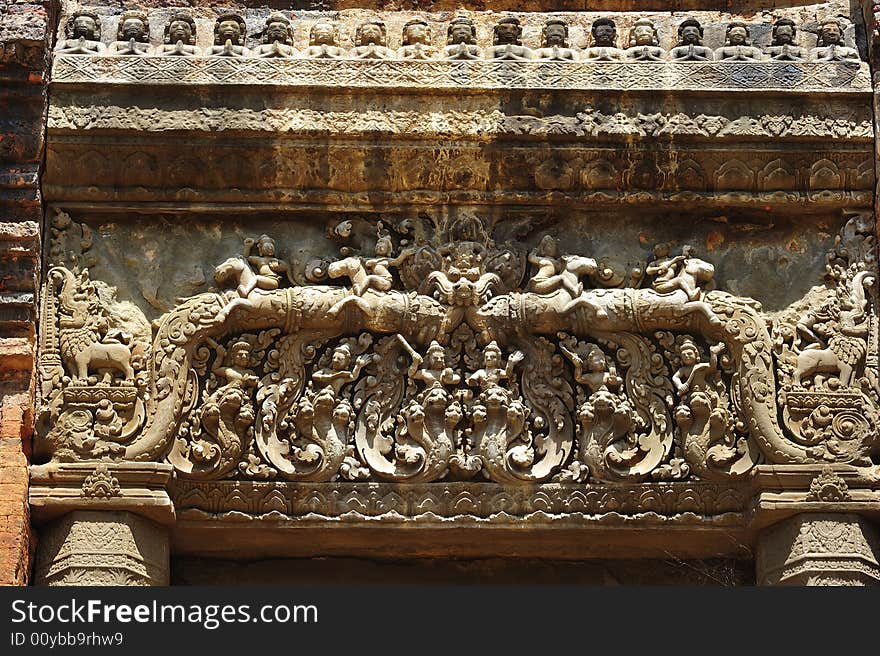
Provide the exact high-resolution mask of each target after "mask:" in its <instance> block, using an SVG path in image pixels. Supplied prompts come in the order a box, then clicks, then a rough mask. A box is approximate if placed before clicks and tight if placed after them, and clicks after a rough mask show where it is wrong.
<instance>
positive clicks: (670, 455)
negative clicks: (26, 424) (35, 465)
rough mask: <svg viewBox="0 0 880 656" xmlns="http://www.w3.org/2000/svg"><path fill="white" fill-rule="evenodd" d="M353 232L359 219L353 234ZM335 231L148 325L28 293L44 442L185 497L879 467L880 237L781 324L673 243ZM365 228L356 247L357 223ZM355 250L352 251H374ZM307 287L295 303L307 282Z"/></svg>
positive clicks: (224, 272) (394, 227) (221, 281)
mask: <svg viewBox="0 0 880 656" xmlns="http://www.w3.org/2000/svg"><path fill="white" fill-rule="evenodd" d="M358 221H362V219H358ZM415 223H417V222H414V221H413V220H406V221H402V222H400V223H397V224H386V223H384V222H383V223H379V224H378V225H377V226H373V227H372V228H371V229H372V230H374V231H375V235H376V236H375V238H372V237H370V236H369V234H368V233H367V231H366V230H364V229H358V230H355V231H353V230H352V224H351V221H343V222H342V223H340V224H339V225H338V226H337V227H336V228H335V229H334V230H331V231H330V235H331V236H332V238H333V239H336V240H337V241H338V242H339V243H340V244H344V246H343V248H342V249H341V250H342V254H341V256H340V257H339V258H338V259H335V260H334V259H324V260H314V261H312V262H310V263H309V264H308V265H307V267H306V270H305V271H293V270H292V267H293V265H292V264H291V262H289V261H288V260H286V259H285V257H284V255H282V254H280V253H277V252H276V249H275V242H274V240H273V239H272V238H271V237H269V236H266V235H263V236H262V237H259V238H258V239H252V238H248V239H247V240H246V241H245V243H244V247H243V251H242V254H240V255H235V256H233V257H231V258H229V259H228V260H227V261H225V262H223V263H221V264H220V265H219V266H218V267H217V269H216V271H215V281H216V283H217V286H218V290H217V291H214V292H208V293H203V294H199V295H196V296H193V297H190V298H186V299H181V300H180V301H179V303H178V304H177V306H176V307H175V308H174V309H173V310H171V311H170V312H167V313H166V314H164V315H162V316H161V317H159V318H158V319H157V320H156V321H154V322H153V325H152V327H150V325H149V324H148V323H147V322H146V320H145V319H144V317H143V316H142V315H141V314H140V312H139V310H137V309H136V308H135V306H134V305H132V304H130V303H126V302H124V301H119V300H117V299H116V297H115V290H113V289H112V288H109V287H107V285H105V284H103V283H101V282H99V281H92V280H91V279H90V277H89V274H88V270H86V269H82V270H75V271H71V270H68V269H66V268H64V267H55V268H53V269H51V270H50V271H49V275H48V276H47V283H46V289H45V293H44V296H43V304H44V317H45V323H46V329H45V330H44V334H43V343H42V350H41V360H40V363H41V373H42V382H43V387H42V397H43V407H42V414H41V421H40V427H39V429H40V437H41V439H40V441H39V444H40V445H41V447H42V448H43V450H44V451H45V452H47V453H48V454H49V455H51V457H52V458H54V459H56V460H61V461H74V460H90V459H99V458H108V459H115V460H133V461H150V460H160V461H167V462H170V463H171V464H173V465H174V467H175V468H176V470H177V472H178V475H179V476H180V477H181V478H184V479H192V480H208V479H211V480H213V479H221V478H233V479H251V480H268V479H276V480H289V481H303V482H315V483H319V482H328V481H355V482H356V481H364V480H379V481H388V482H406V483H419V484H424V483H431V482H434V481H440V480H444V481H464V480H479V479H486V480H490V481H494V482H497V483H501V484H504V485H519V484H528V483H533V482H547V481H558V482H563V483H582V482H585V481H603V482H609V483H619V482H629V483H640V482H650V481H667V480H685V479H700V480H708V481H716V482H723V481H725V480H731V479H736V478H739V477H742V476H744V475H746V474H747V473H748V472H749V471H750V470H751V469H752V468H753V467H754V466H755V465H756V464H757V463H759V462H761V461H767V462H771V463H811V462H829V463H851V464H856V465H866V464H870V463H871V457H872V455H873V454H874V453H875V451H876V440H875V435H876V434H877V422H878V415H877V406H878V403H880V396H878V380H877V374H876V372H875V371H874V369H875V366H871V365H872V364H873V365H876V362H877V348H876V330H877V328H876V325H875V322H874V319H873V317H874V316H875V314H876V306H875V303H876V299H875V295H876V280H877V271H876V257H875V254H874V249H875V244H874V238H873V236H872V234H873V222H872V220H871V219H870V217H869V216H868V215H855V216H853V217H852V218H851V219H850V220H849V222H848V223H847V224H846V225H845V227H844V228H843V230H842V231H841V234H840V235H839V237H838V239H837V242H836V245H835V247H834V249H833V252H831V253H829V255H828V258H827V266H826V272H825V280H824V283H823V284H822V285H820V286H817V287H814V288H813V289H811V290H810V291H809V292H808V293H807V295H806V296H805V297H804V298H803V299H801V300H800V301H798V302H796V303H794V304H793V305H791V306H790V307H789V308H787V309H786V310H784V311H782V312H779V313H776V314H775V315H773V316H770V315H768V314H765V313H764V312H763V310H762V308H761V305H760V304H759V303H758V302H756V301H754V300H753V299H750V298H745V297H741V296H737V295H734V294H731V293H728V292H725V291H722V290H719V289H715V287H716V281H715V267H714V265H713V264H712V263H711V262H710V261H708V260H707V259H703V258H702V257H700V256H699V255H698V254H696V253H695V252H694V250H693V249H692V248H691V247H690V246H688V245H683V246H682V247H680V248H677V249H676V248H671V247H669V246H668V245H661V246H658V247H657V248H656V249H655V251H654V257H653V260H652V261H650V262H644V263H641V264H640V265H637V266H636V265H633V264H628V265H626V266H622V265H620V264H616V263H614V262H609V261H606V260H601V259H600V260H597V259H595V258H592V257H590V256H589V255H588V254H568V253H561V252H560V247H559V244H558V243H557V242H556V240H555V239H554V238H553V237H552V236H545V237H544V238H543V239H542V240H539V241H540V243H538V244H537V245H536V246H534V247H533V248H527V247H526V246H525V245H523V244H521V243H520V242H519V241H512V240H500V241H499V240H498V237H497V235H495V234H493V229H492V228H491V227H490V226H489V224H488V223H487V222H485V221H483V220H482V219H480V218H479V217H477V216H474V215H472V214H467V213H461V214H460V215H458V216H457V217H453V218H449V219H445V220H439V219H438V220H435V221H430V220H428V219H423V220H422V224H419V225H415ZM361 228H363V226H361ZM365 234H366V235H367V236H366V237H365V236H364V235H365ZM300 282H303V283H304V284H300Z"/></svg>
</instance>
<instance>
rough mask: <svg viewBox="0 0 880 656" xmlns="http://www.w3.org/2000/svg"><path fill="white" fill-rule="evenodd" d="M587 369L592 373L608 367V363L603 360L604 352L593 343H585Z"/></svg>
mask: <svg viewBox="0 0 880 656" xmlns="http://www.w3.org/2000/svg"><path fill="white" fill-rule="evenodd" d="M586 359H587V369H588V370H589V371H592V372H594V373H598V372H600V371H605V370H606V369H608V363H607V362H606V361H605V354H604V353H603V352H602V349H600V348H599V347H598V346H596V345H595V344H588V345H587V358H586Z"/></svg>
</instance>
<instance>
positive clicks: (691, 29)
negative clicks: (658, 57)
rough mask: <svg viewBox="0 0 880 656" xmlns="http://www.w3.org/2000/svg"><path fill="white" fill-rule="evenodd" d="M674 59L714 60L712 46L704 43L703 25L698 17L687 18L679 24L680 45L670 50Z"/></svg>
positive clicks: (671, 57)
mask: <svg viewBox="0 0 880 656" xmlns="http://www.w3.org/2000/svg"><path fill="white" fill-rule="evenodd" d="M669 58H670V59H671V60H672V61H714V59H715V54H714V53H713V52H712V49H711V48H707V47H706V46H704V45H703V26H702V25H700V21H698V20H697V19H696V18H685V19H684V20H683V21H681V23H679V25H678V45H677V46H676V47H674V48H673V49H672V50H670V51H669Z"/></svg>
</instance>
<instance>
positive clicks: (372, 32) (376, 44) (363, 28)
mask: <svg viewBox="0 0 880 656" xmlns="http://www.w3.org/2000/svg"><path fill="white" fill-rule="evenodd" d="M387 34H388V32H387V30H386V29H385V23H383V22H382V21H379V20H372V21H367V22H366V23H361V24H360V25H359V26H358V28H357V32H355V35H354V43H355V47H354V50H352V51H351V56H352V57H354V58H355V59H394V51H393V50H391V49H390V48H388V47H387V45H388V43H387Z"/></svg>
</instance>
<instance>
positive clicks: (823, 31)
mask: <svg viewBox="0 0 880 656" xmlns="http://www.w3.org/2000/svg"><path fill="white" fill-rule="evenodd" d="M816 45H817V46H819V47H822V46H831V45H834V46H842V45H843V30H842V29H840V23H838V22H837V21H836V20H826V21H825V22H824V23H822V26H821V27H820V28H819V38H818V40H817V42H816Z"/></svg>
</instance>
